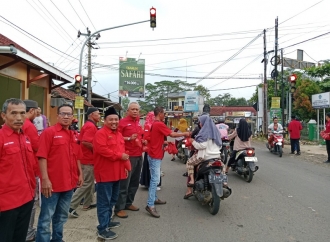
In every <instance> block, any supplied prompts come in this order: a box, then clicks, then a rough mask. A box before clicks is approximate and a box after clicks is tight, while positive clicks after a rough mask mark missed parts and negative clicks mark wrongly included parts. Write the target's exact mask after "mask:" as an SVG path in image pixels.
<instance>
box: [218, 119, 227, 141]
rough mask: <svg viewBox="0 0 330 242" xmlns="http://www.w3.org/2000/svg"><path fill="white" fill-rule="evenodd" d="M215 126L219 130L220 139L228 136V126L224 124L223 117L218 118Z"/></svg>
mask: <svg viewBox="0 0 330 242" xmlns="http://www.w3.org/2000/svg"><path fill="white" fill-rule="evenodd" d="M215 126H216V127H217V128H218V130H219V132H220V138H221V139H223V138H224V137H227V136H228V129H229V126H228V125H227V124H225V119H224V118H218V120H217V124H216V125H215Z"/></svg>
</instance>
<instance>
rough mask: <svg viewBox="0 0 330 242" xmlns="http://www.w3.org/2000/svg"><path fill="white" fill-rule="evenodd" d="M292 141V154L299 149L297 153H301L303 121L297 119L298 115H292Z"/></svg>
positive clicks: (290, 127)
mask: <svg viewBox="0 0 330 242" xmlns="http://www.w3.org/2000/svg"><path fill="white" fill-rule="evenodd" d="M288 129H289V133H290V143H291V154H294V152H295V150H296V151H297V153H296V155H300V144H299V140H300V131H301V130H302V125H301V123H300V122H299V121H298V120H296V116H291V122H290V123H289V127H288Z"/></svg>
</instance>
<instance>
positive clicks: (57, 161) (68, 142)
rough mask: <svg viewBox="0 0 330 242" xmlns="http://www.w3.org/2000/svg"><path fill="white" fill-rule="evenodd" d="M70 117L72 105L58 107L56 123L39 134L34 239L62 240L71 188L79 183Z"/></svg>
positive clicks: (76, 147) (41, 241)
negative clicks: (37, 210)
mask: <svg viewBox="0 0 330 242" xmlns="http://www.w3.org/2000/svg"><path fill="white" fill-rule="evenodd" d="M72 117H73V108H72V106H70V105H68V104H63V105H61V106H59V107H58V110H57V121H58V123H57V124H56V125H54V126H51V127H49V128H47V129H45V130H44V131H43V132H42V134H41V136H40V143H39V149H38V152H37V157H38V158H39V167H40V174H41V193H42V195H41V211H40V215H39V220H38V227H37V236H36V241H37V242H49V241H52V242H62V241H63V240H62V239H63V226H64V224H65V223H66V221H67V220H68V213H69V208H70V202H71V198H72V194H73V189H74V188H76V187H77V186H78V187H80V186H81V185H82V183H83V177H82V171H81V167H80V161H79V159H80V157H81V150H80V146H79V144H78V142H77V141H78V140H77V139H76V137H75V134H74V132H73V131H71V130H69V126H70V124H71V121H72ZM50 223H52V232H53V233H52V234H51V230H50Z"/></svg>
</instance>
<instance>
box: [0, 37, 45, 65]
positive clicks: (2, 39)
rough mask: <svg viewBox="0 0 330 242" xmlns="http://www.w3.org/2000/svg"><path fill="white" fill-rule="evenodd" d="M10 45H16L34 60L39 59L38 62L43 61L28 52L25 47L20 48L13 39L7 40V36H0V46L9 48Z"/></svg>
mask: <svg viewBox="0 0 330 242" xmlns="http://www.w3.org/2000/svg"><path fill="white" fill-rule="evenodd" d="M9 45H14V46H15V48H16V49H18V50H20V51H22V52H24V53H26V54H28V55H31V56H33V57H34V58H37V59H38V60H41V59H40V58H39V57H38V56H35V55H34V54H32V53H31V52H30V51H28V50H27V49H25V48H24V47H22V46H20V45H19V44H17V43H16V42H15V41H12V40H11V39H9V38H7V37H6V36H4V35H2V34H0V46H9ZM41 61H43V60H41Z"/></svg>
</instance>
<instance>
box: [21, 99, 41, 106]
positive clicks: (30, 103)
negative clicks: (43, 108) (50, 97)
mask: <svg viewBox="0 0 330 242" xmlns="http://www.w3.org/2000/svg"><path fill="white" fill-rule="evenodd" d="M23 102H24V103H25V106H26V107H27V108H38V103H37V102H36V101H33V100H24V101H23Z"/></svg>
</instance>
